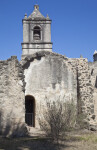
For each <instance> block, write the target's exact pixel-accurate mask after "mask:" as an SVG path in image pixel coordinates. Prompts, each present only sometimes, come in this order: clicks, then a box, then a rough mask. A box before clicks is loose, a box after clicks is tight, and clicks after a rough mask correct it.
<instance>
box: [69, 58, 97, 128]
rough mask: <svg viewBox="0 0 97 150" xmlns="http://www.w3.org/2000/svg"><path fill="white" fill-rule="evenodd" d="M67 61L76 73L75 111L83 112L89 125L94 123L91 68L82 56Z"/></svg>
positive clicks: (95, 122) (96, 122)
mask: <svg viewBox="0 0 97 150" xmlns="http://www.w3.org/2000/svg"><path fill="white" fill-rule="evenodd" d="M68 63H69V64H70V65H71V67H72V70H73V72H74V73H76V75H77V79H76V80H77V111H78V114H81V113H83V115H85V117H86V118H85V120H86V121H87V122H89V125H90V127H91V126H92V125H96V124H97V121H96V119H95V112H94V99H93V93H94V86H93V84H92V80H91V70H90V68H89V65H88V60H87V59H84V58H78V59H69V61H68Z"/></svg>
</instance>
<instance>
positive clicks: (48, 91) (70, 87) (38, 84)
mask: <svg viewBox="0 0 97 150" xmlns="http://www.w3.org/2000/svg"><path fill="white" fill-rule="evenodd" d="M21 63H22V65H23V68H24V74H25V82H26V87H25V96H27V95H28V96H29V95H30V96H34V98H35V103H36V108H35V110H36V118H35V120H36V123H35V124H36V127H38V117H40V116H41V115H42V113H43V112H42V110H43V109H44V107H45V101H46V99H48V100H56V99H58V98H60V100H63V101H67V100H69V101H70V100H74V103H77V90H76V89H77V81H76V75H75V74H74V73H73V71H72V70H71V67H69V65H68V59H67V58H65V57H64V56H62V55H59V54H56V53H51V52H38V53H35V54H33V55H31V56H28V57H26V58H25V60H22V62H21Z"/></svg>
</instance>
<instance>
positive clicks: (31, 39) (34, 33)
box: [22, 5, 52, 57]
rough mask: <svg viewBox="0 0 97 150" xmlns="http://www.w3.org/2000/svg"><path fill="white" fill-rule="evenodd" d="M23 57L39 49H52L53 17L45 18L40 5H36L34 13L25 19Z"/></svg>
mask: <svg viewBox="0 0 97 150" xmlns="http://www.w3.org/2000/svg"><path fill="white" fill-rule="evenodd" d="M22 22H23V43H22V57H25V56H27V55H31V54H34V53H35V52H38V51H50V52H51V51H52V42H51V22H52V21H51V19H50V18H49V16H48V15H47V17H46V18H45V17H44V16H43V15H42V14H41V13H40V11H39V6H38V5H35V6H34V11H33V13H32V14H31V15H30V16H29V17H27V14H25V17H24V19H23V21H22Z"/></svg>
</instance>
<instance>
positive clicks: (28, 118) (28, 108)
mask: <svg viewBox="0 0 97 150" xmlns="http://www.w3.org/2000/svg"><path fill="white" fill-rule="evenodd" d="M25 122H26V124H27V125H28V126H31V127H35V99H34V97H33V96H26V97H25Z"/></svg>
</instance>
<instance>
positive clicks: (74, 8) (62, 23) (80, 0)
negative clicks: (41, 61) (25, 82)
mask: <svg viewBox="0 0 97 150" xmlns="http://www.w3.org/2000/svg"><path fill="white" fill-rule="evenodd" d="M36 3H37V4H39V6H40V12H41V13H42V14H43V15H44V16H46V15H47V14H49V16H50V18H51V19H52V42H53V51H54V52H57V53H60V54H63V55H64V54H65V55H66V56H67V57H71V58H79V57H80V54H81V55H83V57H85V58H88V60H89V61H92V60H93V58H92V57H93V53H94V50H97V0H2V1H0V60H5V59H8V58H9V57H10V56H12V55H17V57H18V59H19V60H20V58H21V54H22V48H21V43H22V41H23V38H22V36H23V35H22V19H23V18H24V14H25V13H27V15H28V16H29V15H30V14H31V13H32V11H33V7H34V4H36Z"/></svg>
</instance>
